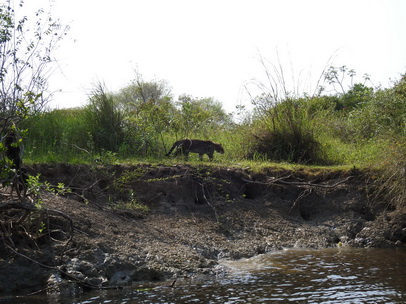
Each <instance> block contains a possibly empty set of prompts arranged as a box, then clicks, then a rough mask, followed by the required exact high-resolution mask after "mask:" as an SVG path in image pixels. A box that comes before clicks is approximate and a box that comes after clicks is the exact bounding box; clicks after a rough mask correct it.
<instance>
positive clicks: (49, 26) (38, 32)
mask: <svg viewBox="0 0 406 304" xmlns="http://www.w3.org/2000/svg"><path fill="white" fill-rule="evenodd" d="M15 6H17V7H15ZM23 6H24V2H23V1H22V0H20V1H18V4H17V5H15V3H14V1H13V0H6V1H5V3H4V4H1V5H0V102H1V103H0V131H1V133H4V132H6V130H8V129H9V128H10V127H11V126H12V125H13V124H14V125H15V124H18V123H19V122H20V121H21V120H22V119H24V118H25V117H27V115H30V114H32V113H35V112H37V111H40V110H41V109H43V108H44V106H45V105H46V103H47V102H48V100H49V97H50V95H47V83H48V78H49V77H50V75H51V72H52V71H53V70H52V67H53V65H52V63H54V59H53V58H52V53H53V51H54V50H55V49H56V48H57V46H58V45H59V43H60V41H61V39H63V37H64V36H65V35H66V34H67V32H68V30H69V27H67V26H62V25H61V23H60V22H59V20H54V19H53V18H52V17H51V15H50V14H49V13H45V11H44V10H43V9H41V10H38V11H37V12H36V13H35V15H34V16H32V17H33V18H32V20H31V16H30V18H29V17H27V16H22V17H19V13H20V12H21V11H22V8H23Z"/></svg>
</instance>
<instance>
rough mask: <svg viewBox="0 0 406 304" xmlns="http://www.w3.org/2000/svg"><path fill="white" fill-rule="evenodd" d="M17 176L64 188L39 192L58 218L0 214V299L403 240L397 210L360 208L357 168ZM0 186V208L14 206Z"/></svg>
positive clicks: (112, 169) (102, 169) (74, 168)
mask: <svg viewBox="0 0 406 304" xmlns="http://www.w3.org/2000/svg"><path fill="white" fill-rule="evenodd" d="M28 170H29V172H30V173H31V174H33V175H36V174H38V173H40V174H41V179H42V180H46V181H48V182H49V183H50V184H52V185H57V184H58V183H64V184H65V186H67V187H69V189H71V190H72V192H71V193H67V194H64V195H58V196H54V195H50V194H43V195H42V199H43V209H47V208H49V209H50V210H51V211H52V210H56V211H58V212H60V213H62V214H63V215H66V216H65V217H61V216H58V213H56V212H54V213H52V212H48V213H46V216H45V217H44V214H42V215H41V216H42V217H43V218H38V217H36V216H35V212H31V213H30V215H29V216H31V217H32V220H31V222H30V224H25V226H24V227H20V229H19V230H15V231H14V230H13V231H11V230H10V229H9V226H8V225H9V224H10V222H13V221H14V222H13V223H16V222H17V220H16V219H20V218H21V217H22V216H23V212H25V211H22V210H18V209H10V210H8V211H7V212H6V211H3V213H1V216H2V217H1V220H2V228H3V231H2V233H1V238H2V239H3V241H4V244H5V246H2V248H0V293H12V292H24V293H28V292H33V291H38V290H44V291H47V292H62V293H72V292H81V291H83V290H86V289H87V288H116V287H119V286H130V285H133V284H138V283H140V282H145V281H162V280H170V279H172V278H182V277H193V276H200V275H215V274H218V273H221V272H223V271H226V270H225V269H223V268H222V267H220V266H219V264H218V260H219V259H224V258H229V259H239V258H243V257H251V256H254V255H257V254H261V253H266V252H271V251H275V250H280V249H282V248H291V247H298V248H326V247H334V246H353V247H389V246H404V244H405V242H406V224H405V223H406V215H405V212H404V211H402V210H395V209H388V207H387V205H386V204H384V203H371V201H370V200H369V199H368V195H367V193H366V189H367V187H366V185H367V184H366V177H365V176H364V174H363V173H362V172H359V171H356V170H354V171H326V170H319V171H318V170H314V171H311V172H310V171H307V172H306V173H305V172H303V171H300V170H299V171H294V172H293V171H287V170H280V169H272V168H269V169H266V170H263V172H260V173H253V172H251V170H250V169H249V168H245V169H242V168H224V167H208V166H189V165H175V166H164V165H138V166H125V165H117V166H98V167H91V166H84V165H66V164H52V165H51V164H42V165H34V166H31V167H29V168H28ZM7 191H9V189H3V190H2V194H1V203H0V204H1V205H3V206H4V205H5V204H11V203H13V202H15V200H16V198H15V197H14V198H13V197H12V196H9V195H7V193H6V192H7ZM67 218H69V219H71V221H72V223H73V231H72V232H69V229H71V228H72V227H70V224H69V221H68V220H67ZM25 223H28V222H27V221H25ZM38 223H39V224H38ZM36 225H37V226H36ZM38 225H39V226H38ZM10 244H12V246H10ZM6 245H7V246H6Z"/></svg>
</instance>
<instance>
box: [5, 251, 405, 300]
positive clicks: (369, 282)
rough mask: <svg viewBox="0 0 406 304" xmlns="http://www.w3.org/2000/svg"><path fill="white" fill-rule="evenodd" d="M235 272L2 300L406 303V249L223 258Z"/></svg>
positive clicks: (312, 252) (301, 252)
mask: <svg viewBox="0 0 406 304" xmlns="http://www.w3.org/2000/svg"><path fill="white" fill-rule="evenodd" d="M223 264H224V265H225V266H227V267H228V268H229V269H230V272H229V273H228V274H227V275H225V276H223V277H218V278H216V279H211V280H200V281H193V280H186V279H183V280H180V282H179V283H178V282H177V283H178V284H177V286H176V287H175V288H163V287H161V288H159V287H158V288H153V287H151V286H140V287H139V288H131V289H125V290H120V291H108V292H105V291H103V292H100V291H99V292H94V293H87V294H85V295H80V296H78V297H76V298H72V297H70V298H60V297H56V296H53V297H46V296H42V297H38V296H37V297H31V298H19V299H18V300H17V299H14V300H15V301H13V300H12V299H9V300H6V299H3V300H1V299H0V303H27V304H33V303H59V304H68V303H82V304H93V303H222V304H223V303H288V302H291V303H406V250H405V249H402V250H400V249H397V250H396V249H327V250H286V251H281V252H277V253H273V254H267V255H261V256H258V257H255V258H251V259H246V260H240V261H223Z"/></svg>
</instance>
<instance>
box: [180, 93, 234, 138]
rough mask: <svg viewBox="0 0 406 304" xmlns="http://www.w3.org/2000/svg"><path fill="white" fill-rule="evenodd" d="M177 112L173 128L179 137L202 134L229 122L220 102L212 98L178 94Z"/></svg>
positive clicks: (204, 135)
mask: <svg viewBox="0 0 406 304" xmlns="http://www.w3.org/2000/svg"><path fill="white" fill-rule="evenodd" d="M177 104H178V108H179V111H178V114H177V116H178V117H177V118H176V119H175V125H176V127H175V128H174V129H175V131H176V133H177V134H179V135H180V137H181V138H187V137H190V136H196V135H203V137H206V136H208V134H209V133H210V131H213V130H214V129H217V128H219V127H224V126H226V125H228V124H231V121H232V120H231V117H230V115H228V114H227V113H226V112H225V111H224V109H223V106H222V104H221V103H220V102H218V101H215V100H214V99H213V98H193V97H192V96H190V95H182V96H179V100H178V102H177Z"/></svg>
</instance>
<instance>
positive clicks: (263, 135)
mask: <svg viewBox="0 0 406 304" xmlns="http://www.w3.org/2000/svg"><path fill="white" fill-rule="evenodd" d="M7 3H8V5H3V6H0V21H1V24H0V26H1V33H0V34H1V35H0V46H1V49H2V53H1V54H2V56H0V63H1V65H0V66H1V69H0V83H1V86H0V99H1V107H0V122H1V124H0V129H1V135H2V139H3V138H6V135H10V134H12V135H13V136H14V137H15V138H14V139H13V142H12V143H11V145H10V147H12V148H15V149H17V148H18V149H17V150H22V149H19V147H20V146H21V145H22V143H24V146H25V154H24V161H25V162H56V161H58V162H93V161H95V160H97V161H102V162H114V161H120V162H131V161H139V160H149V161H151V160H159V161H163V159H164V155H165V154H166V152H167V150H168V149H169V148H170V147H171V145H172V143H173V142H174V141H176V140H178V139H183V138H200V139H210V140H212V141H215V142H219V143H221V144H222V145H223V146H224V148H225V151H226V153H225V154H223V155H219V154H217V155H216V156H215V161H216V162H221V163H227V164H233V163H236V162H243V161H245V160H254V161H273V162H286V163H299V164H305V165H349V166H351V167H354V166H355V167H364V168H371V169H373V170H380V174H378V175H377V176H379V177H380V178H379V180H380V183H379V185H380V187H379V188H378V191H375V193H378V194H379V195H387V194H388V193H389V194H390V195H391V200H392V201H393V202H395V201H396V202H402V201H404V197H405V191H406V190H405V188H406V187H405V184H406V140H405V138H406V100H405V99H406V75H404V76H402V77H401V79H399V80H398V81H395V82H393V84H392V86H391V87H390V88H379V87H378V88H377V87H371V86H367V85H366V84H367V80H368V77H364V80H365V81H364V82H363V83H360V82H355V81H354V79H355V75H356V73H355V71H354V70H349V69H348V68H346V67H345V66H343V67H340V68H335V67H330V68H329V69H328V70H326V71H324V72H323V73H322V76H321V77H320V79H321V80H322V81H320V82H319V83H318V86H317V88H316V90H315V92H314V93H312V94H309V93H304V92H300V90H299V89H294V90H291V91H290V90H288V89H287V85H286V83H287V82H286V80H285V78H284V75H285V73H284V71H283V70H282V69H281V68H280V65H279V68H275V67H274V68H272V69H267V67H266V65H265V64H264V67H265V72H266V76H267V79H268V83H267V85H264V84H259V85H258V86H259V87H260V88H261V89H262V93H259V94H257V93H255V94H250V96H251V99H252V100H251V101H252V105H253V109H252V111H250V112H248V111H244V109H243V108H239V114H240V117H239V119H236V117H234V116H233V115H232V114H227V113H226V112H225V111H224V109H223V107H222V104H221V103H220V102H218V101H216V100H214V99H213V98H195V97H193V96H189V95H182V96H179V97H178V98H177V99H175V98H174V97H173V95H172V94H171V90H170V87H169V85H168V84H167V83H166V82H165V81H159V80H158V81H157V80H154V81H144V79H143V78H142V77H141V75H139V74H136V77H135V79H134V80H133V81H132V82H130V83H129V85H127V86H126V87H124V88H123V89H121V90H120V91H118V92H107V91H106V90H105V88H104V86H103V85H102V84H98V85H96V86H95V88H94V91H93V92H91V94H90V98H89V101H88V103H87V105H86V106H84V107H81V108H76V109H60V110H49V111H44V106H45V105H46V101H47V94H46V88H47V77H49V73H48V72H49V71H51V70H49V69H48V68H47V67H48V66H49V65H50V64H51V63H52V60H51V55H50V54H51V53H52V51H53V50H54V49H55V47H56V46H57V45H58V42H59V41H60V40H61V39H62V38H63V36H64V35H65V34H66V31H67V28H66V27H63V26H61V24H59V22H57V21H54V20H53V19H52V18H51V17H50V16H48V17H46V16H44V12H43V11H42V10H41V11H39V12H38V13H37V14H36V16H35V18H36V19H37V20H36V21H35V18H34V24H36V27H35V30H34V31H33V32H32V33H31V32H30V31H26V30H25V29H26V28H27V27H29V26H30V25H31V24H30V23H29V21H30V19H29V18H28V19H27V17H23V18H22V19H21V20H16V19H15V18H16V16H15V10H14V8H13V7H14V6H13V5H12V1H11V0H10V1H7ZM19 6H23V2H22V1H20V3H19ZM32 75H34V76H32ZM328 89H330V90H328ZM236 121H238V122H236ZM6 150H7V147H5V145H4V143H3V142H1V143H0V151H1V152H2V154H5V152H6ZM3 156H4V155H3ZM1 166H2V168H3V170H2V175H4V176H5V177H4V178H6V177H7V176H8V175H9V174H12V173H13V172H9V171H10V170H9V169H10V168H11V169H13V167H12V166H10V162H9V160H8V159H7V157H2V158H1ZM6 169H7V170H6ZM17 169H18V168H17ZM11 171H12V170H11ZM17 171H18V170H17ZM17 175H19V174H17ZM394 193H396V195H393V194H394Z"/></svg>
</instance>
